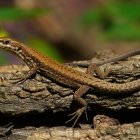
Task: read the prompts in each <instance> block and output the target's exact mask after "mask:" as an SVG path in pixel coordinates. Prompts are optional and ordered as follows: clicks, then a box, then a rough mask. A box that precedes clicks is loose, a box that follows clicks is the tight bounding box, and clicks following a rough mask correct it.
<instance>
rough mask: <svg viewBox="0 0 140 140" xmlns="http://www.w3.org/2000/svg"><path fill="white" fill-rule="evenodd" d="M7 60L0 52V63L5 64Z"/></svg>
mask: <svg viewBox="0 0 140 140" xmlns="http://www.w3.org/2000/svg"><path fill="white" fill-rule="evenodd" d="M6 63H7V60H6V57H5V56H4V54H2V53H0V65H3V64H6Z"/></svg>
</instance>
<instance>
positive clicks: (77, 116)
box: [66, 107, 88, 127]
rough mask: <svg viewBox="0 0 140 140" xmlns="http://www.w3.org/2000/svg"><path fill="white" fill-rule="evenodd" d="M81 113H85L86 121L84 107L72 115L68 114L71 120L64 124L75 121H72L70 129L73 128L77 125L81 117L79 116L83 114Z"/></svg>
mask: <svg viewBox="0 0 140 140" xmlns="http://www.w3.org/2000/svg"><path fill="white" fill-rule="evenodd" d="M83 112H85V114H86V119H87V120H88V117H87V111H86V107H82V108H80V109H78V110H76V111H75V112H73V113H72V114H69V116H72V118H71V119H69V120H68V121H67V122H66V123H69V122H71V121H72V120H74V119H75V121H74V123H73V125H72V127H74V126H75V124H76V123H77V121H78V120H79V118H80V117H81V115H82V114H83Z"/></svg>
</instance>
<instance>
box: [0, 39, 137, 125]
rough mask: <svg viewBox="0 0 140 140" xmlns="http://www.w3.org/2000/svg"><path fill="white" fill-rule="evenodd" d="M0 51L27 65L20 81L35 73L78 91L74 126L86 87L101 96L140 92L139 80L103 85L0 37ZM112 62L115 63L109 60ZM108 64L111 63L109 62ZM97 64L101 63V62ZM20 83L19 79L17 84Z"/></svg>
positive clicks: (92, 78) (96, 80)
mask: <svg viewBox="0 0 140 140" xmlns="http://www.w3.org/2000/svg"><path fill="white" fill-rule="evenodd" d="M0 48H1V49H4V50H7V51H10V52H12V53H14V54H15V55H17V56H18V57H20V58H21V59H22V60H23V61H24V62H25V63H26V64H27V65H28V66H29V68H30V70H29V71H28V72H27V73H26V75H25V77H24V80H26V79H28V78H31V76H33V75H34V74H36V72H39V73H41V74H42V75H44V76H45V77H47V78H50V79H52V80H54V81H56V82H58V83H60V84H63V85H66V86H69V87H73V88H77V89H78V90H77V91H76V92H75V94H74V99H75V100H76V101H78V102H79V103H80V104H81V105H82V107H81V108H80V109H78V110H77V111H76V112H74V113H73V114H72V115H74V117H73V118H75V117H77V119H76V121H75V123H76V122H77V120H78V118H79V117H80V116H81V114H82V113H83V111H85V110H86V107H87V104H86V102H85V100H84V99H82V98H81V96H82V95H83V94H85V92H86V91H87V90H88V89H89V87H91V88H93V89H96V91H101V92H103V93H104V94H127V93H128V92H134V91H137V90H140V79H138V80H135V81H132V82H128V83H123V84H117V83H110V82H106V81H104V80H101V79H99V78H95V77H93V76H91V75H90V74H87V73H83V72H80V71H78V70H75V69H73V68H71V67H69V66H66V65H63V64H60V63H58V62H56V61H54V60H52V59H51V58H48V57H46V56H43V55H42V54H40V53H38V52H37V51H36V50H34V49H32V48H29V47H27V46H26V45H24V44H22V43H19V42H17V41H14V40H12V39H7V38H0ZM139 53H140V50H137V51H135V53H134V52H133V53H132V54H131V53H130V54H129V55H127V54H126V55H124V56H123V58H122V56H121V57H120V60H121V59H124V58H126V57H129V56H133V55H136V54H139ZM117 60H119V59H117ZM113 61H115V60H114V59H113ZM109 62H111V61H110V60H109ZM105 63H107V61H105ZM101 64H104V63H103V62H102V63H101ZM90 69H92V65H91V67H89V70H90ZM89 73H91V72H89ZM24 80H23V79H21V81H24ZM73 118H72V119H73ZM72 119H71V120H72ZM75 123H74V125H75Z"/></svg>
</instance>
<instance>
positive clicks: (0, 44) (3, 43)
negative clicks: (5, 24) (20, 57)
mask: <svg viewBox="0 0 140 140" xmlns="http://www.w3.org/2000/svg"><path fill="white" fill-rule="evenodd" d="M15 44H16V41H14V40H12V39H9V38H2V37H1V38H0V48H2V49H5V50H9V51H10V50H11V51H16V50H18V49H19V47H18V46H17V45H15Z"/></svg>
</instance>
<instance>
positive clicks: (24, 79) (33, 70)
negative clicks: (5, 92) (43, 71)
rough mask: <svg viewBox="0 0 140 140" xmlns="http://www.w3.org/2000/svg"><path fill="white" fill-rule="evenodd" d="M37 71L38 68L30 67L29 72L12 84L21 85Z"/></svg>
mask: <svg viewBox="0 0 140 140" xmlns="http://www.w3.org/2000/svg"><path fill="white" fill-rule="evenodd" d="M37 70H38V67H37V66H36V65H33V66H32V67H30V70H29V71H28V72H26V73H25V74H24V75H23V77H20V79H19V80H17V81H16V82H13V83H23V82H25V81H26V80H27V79H29V78H31V77H32V76H33V75H35V74H36V72H37Z"/></svg>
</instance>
